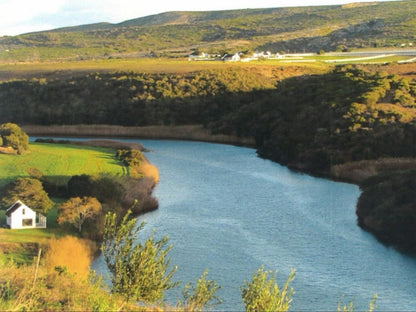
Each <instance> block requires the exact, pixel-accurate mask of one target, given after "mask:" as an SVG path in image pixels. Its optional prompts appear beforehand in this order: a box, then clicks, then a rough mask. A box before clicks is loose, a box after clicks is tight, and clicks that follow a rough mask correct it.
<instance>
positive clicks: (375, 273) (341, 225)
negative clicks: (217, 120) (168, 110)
mask: <svg viewBox="0 0 416 312" xmlns="http://www.w3.org/2000/svg"><path fill="white" fill-rule="evenodd" d="M141 142H142V143H143V144H144V146H145V147H147V148H148V149H151V150H152V151H151V152H149V153H147V157H148V158H149V159H150V161H151V162H152V163H153V164H154V165H156V166H157V167H158V168H159V171H160V183H159V185H158V186H157V188H156V190H155V195H156V197H157V198H158V199H159V203H160V207H159V209H158V210H157V211H155V212H152V213H149V214H146V215H144V216H143V217H141V220H146V221H147V225H146V228H145V230H144V231H143V232H142V236H143V237H147V236H148V235H150V233H151V231H152V229H153V228H155V229H156V233H157V235H160V236H165V235H169V237H170V243H172V244H173V245H174V247H173V249H172V251H171V253H170V255H171V258H172V263H173V264H176V265H178V267H179V269H178V271H177V273H176V274H175V278H176V280H181V281H183V282H184V283H185V284H186V283H187V282H189V281H195V280H196V279H197V278H199V277H200V276H201V274H202V273H203V272H204V271H205V269H209V274H208V278H210V279H215V280H217V282H218V284H219V285H221V286H222V289H221V290H220V292H219V295H220V296H221V297H222V299H223V304H222V305H220V306H218V307H217V308H216V309H217V310H233V311H235V310H243V309H244V307H243V303H242V299H241V292H240V286H241V285H243V283H244V281H245V280H249V279H251V277H252V274H253V273H254V272H255V271H256V270H257V269H258V268H259V267H260V266H261V265H264V266H265V268H266V269H268V270H278V275H277V278H278V281H279V284H281V285H283V284H284V282H285V280H286V278H287V276H288V275H289V273H290V270H291V269H292V268H294V269H296V271H297V275H296V279H295V281H294V282H293V284H292V285H293V287H294V289H295V294H294V296H293V303H292V308H291V310H292V311H330V310H331V311H333V310H336V309H337V305H338V302H339V301H340V300H342V301H343V302H344V303H345V304H349V302H350V301H351V300H354V303H355V309H356V311H362V310H365V309H368V303H369V302H370V301H371V300H372V297H373V295H374V294H375V293H377V294H378V297H379V298H378V300H377V306H378V307H377V309H376V311H412V310H413V311H414V310H416V299H415V298H416V260H415V259H414V258H410V257H408V256H405V255H402V254H400V253H398V252H396V251H395V250H393V249H391V248H388V247H385V246H384V245H382V244H380V243H379V242H378V241H377V240H376V239H375V238H374V237H373V236H372V235H371V234H369V233H367V232H365V231H363V230H361V229H360V228H359V227H358V226H357V221H356V215H355V205H356V202H357V199H358V196H359V194H360V193H359V189H358V187H357V186H355V185H351V184H346V183H336V182H332V181H328V180H325V179H320V178H315V177H311V176H308V175H305V174H300V173H294V172H292V171H290V170H288V169H287V168H285V167H283V166H280V165H278V164H276V163H273V162H271V161H268V160H264V159H261V158H259V157H257V155H256V153H255V150H253V149H250V148H242V147H235V146H228V145H221V144H209V143H198V142H182V141H151V140H141ZM94 268H96V269H98V270H99V271H100V272H105V268H104V265H103V261H102V259H99V260H97V261H96V263H95V264H94ZM183 286H184V285H182V287H180V289H177V290H173V291H168V292H167V296H166V297H167V299H168V301H169V302H171V303H172V304H175V303H176V300H177V298H178V297H179V296H180V290H181V289H182V288H183Z"/></svg>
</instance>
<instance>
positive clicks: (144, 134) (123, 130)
mask: <svg viewBox="0 0 416 312" xmlns="http://www.w3.org/2000/svg"><path fill="white" fill-rule="evenodd" d="M21 128H22V129H23V130H24V131H25V132H26V133H27V134H28V135H30V136H55V137H56V136H63V137H70V136H75V137H107V138H108V137H118V138H136V139H150V140H186V141H202V142H212V143H222V144H231V145H240V146H247V147H254V145H255V142H254V139H252V138H243V137H238V136H233V135H224V134H212V133H211V132H210V130H208V129H206V128H204V127H203V126H202V125H186V126H147V127H125V126H116V125H51V126H38V125H25V126H22V127H21Z"/></svg>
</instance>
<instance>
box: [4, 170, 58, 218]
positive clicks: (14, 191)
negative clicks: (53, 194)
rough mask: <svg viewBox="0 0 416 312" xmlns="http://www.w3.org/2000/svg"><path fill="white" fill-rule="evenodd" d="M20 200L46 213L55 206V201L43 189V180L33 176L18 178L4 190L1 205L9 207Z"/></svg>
mask: <svg viewBox="0 0 416 312" xmlns="http://www.w3.org/2000/svg"><path fill="white" fill-rule="evenodd" d="M18 200H21V201H22V202H24V203H25V204H26V205H28V206H29V207H31V208H32V209H34V210H36V211H39V212H42V213H46V212H47V211H48V210H49V209H51V208H52V207H53V202H52V201H51V200H50V199H49V196H48V194H47V193H46V192H45V190H44V189H43V185H42V182H41V181H39V180H37V179H33V178H18V179H17V180H16V181H13V182H11V183H9V184H8V185H6V187H5V188H4V189H3V190H2V198H1V207H2V208H3V209H7V208H8V207H10V206H11V205H12V204H14V203H15V202H16V201H18Z"/></svg>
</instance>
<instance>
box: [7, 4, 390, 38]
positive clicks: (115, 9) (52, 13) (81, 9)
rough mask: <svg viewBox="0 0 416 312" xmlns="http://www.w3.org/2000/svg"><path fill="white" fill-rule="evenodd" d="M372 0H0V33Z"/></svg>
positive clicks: (16, 33)
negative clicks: (181, 13) (166, 15)
mask: <svg viewBox="0 0 416 312" xmlns="http://www.w3.org/2000/svg"><path fill="white" fill-rule="evenodd" d="M373 1H374V0H233V1H230V0H228V1H227V0H225V1H224V0H202V1H198V0H193V1H192V0H0V36H2V35H9V36H12V35H18V34H22V33H27V32H33V31H40V30H49V29H54V28H58V27H66V26H77V25H83V24H91V23H99V22H110V23H120V22H123V21H125V20H128V19H133V18H137V17H142V16H147V15H152V14H158V13H163V12H169V11H214V10H231V9H247V8H277V7H287V6H309V5H333V4H345V3H351V2H373ZM378 1H386V0H378ZM393 1H396V0H393Z"/></svg>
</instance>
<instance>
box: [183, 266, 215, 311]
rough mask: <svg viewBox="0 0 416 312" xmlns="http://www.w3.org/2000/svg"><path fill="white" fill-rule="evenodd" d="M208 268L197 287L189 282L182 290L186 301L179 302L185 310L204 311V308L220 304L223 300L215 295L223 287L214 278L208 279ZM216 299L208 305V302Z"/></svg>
mask: <svg viewBox="0 0 416 312" xmlns="http://www.w3.org/2000/svg"><path fill="white" fill-rule="evenodd" d="M207 275H208V270H206V271H205V272H204V274H202V276H201V277H200V279H199V280H198V281H197V284H196V287H195V286H194V285H193V284H192V283H191V282H189V283H188V284H187V285H186V286H185V289H184V290H183V291H182V295H183V297H184V302H181V301H180V302H179V304H178V305H179V306H180V307H184V309H185V311H202V309H203V308H213V307H215V306H217V305H219V304H220V303H221V302H222V300H221V299H220V298H219V297H217V296H216V295H215V293H216V291H217V290H218V289H220V288H221V287H220V286H218V285H217V282H216V281H214V280H207ZM213 300H214V301H215V302H214V303H212V304H210V305H208V302H210V301H213Z"/></svg>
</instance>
